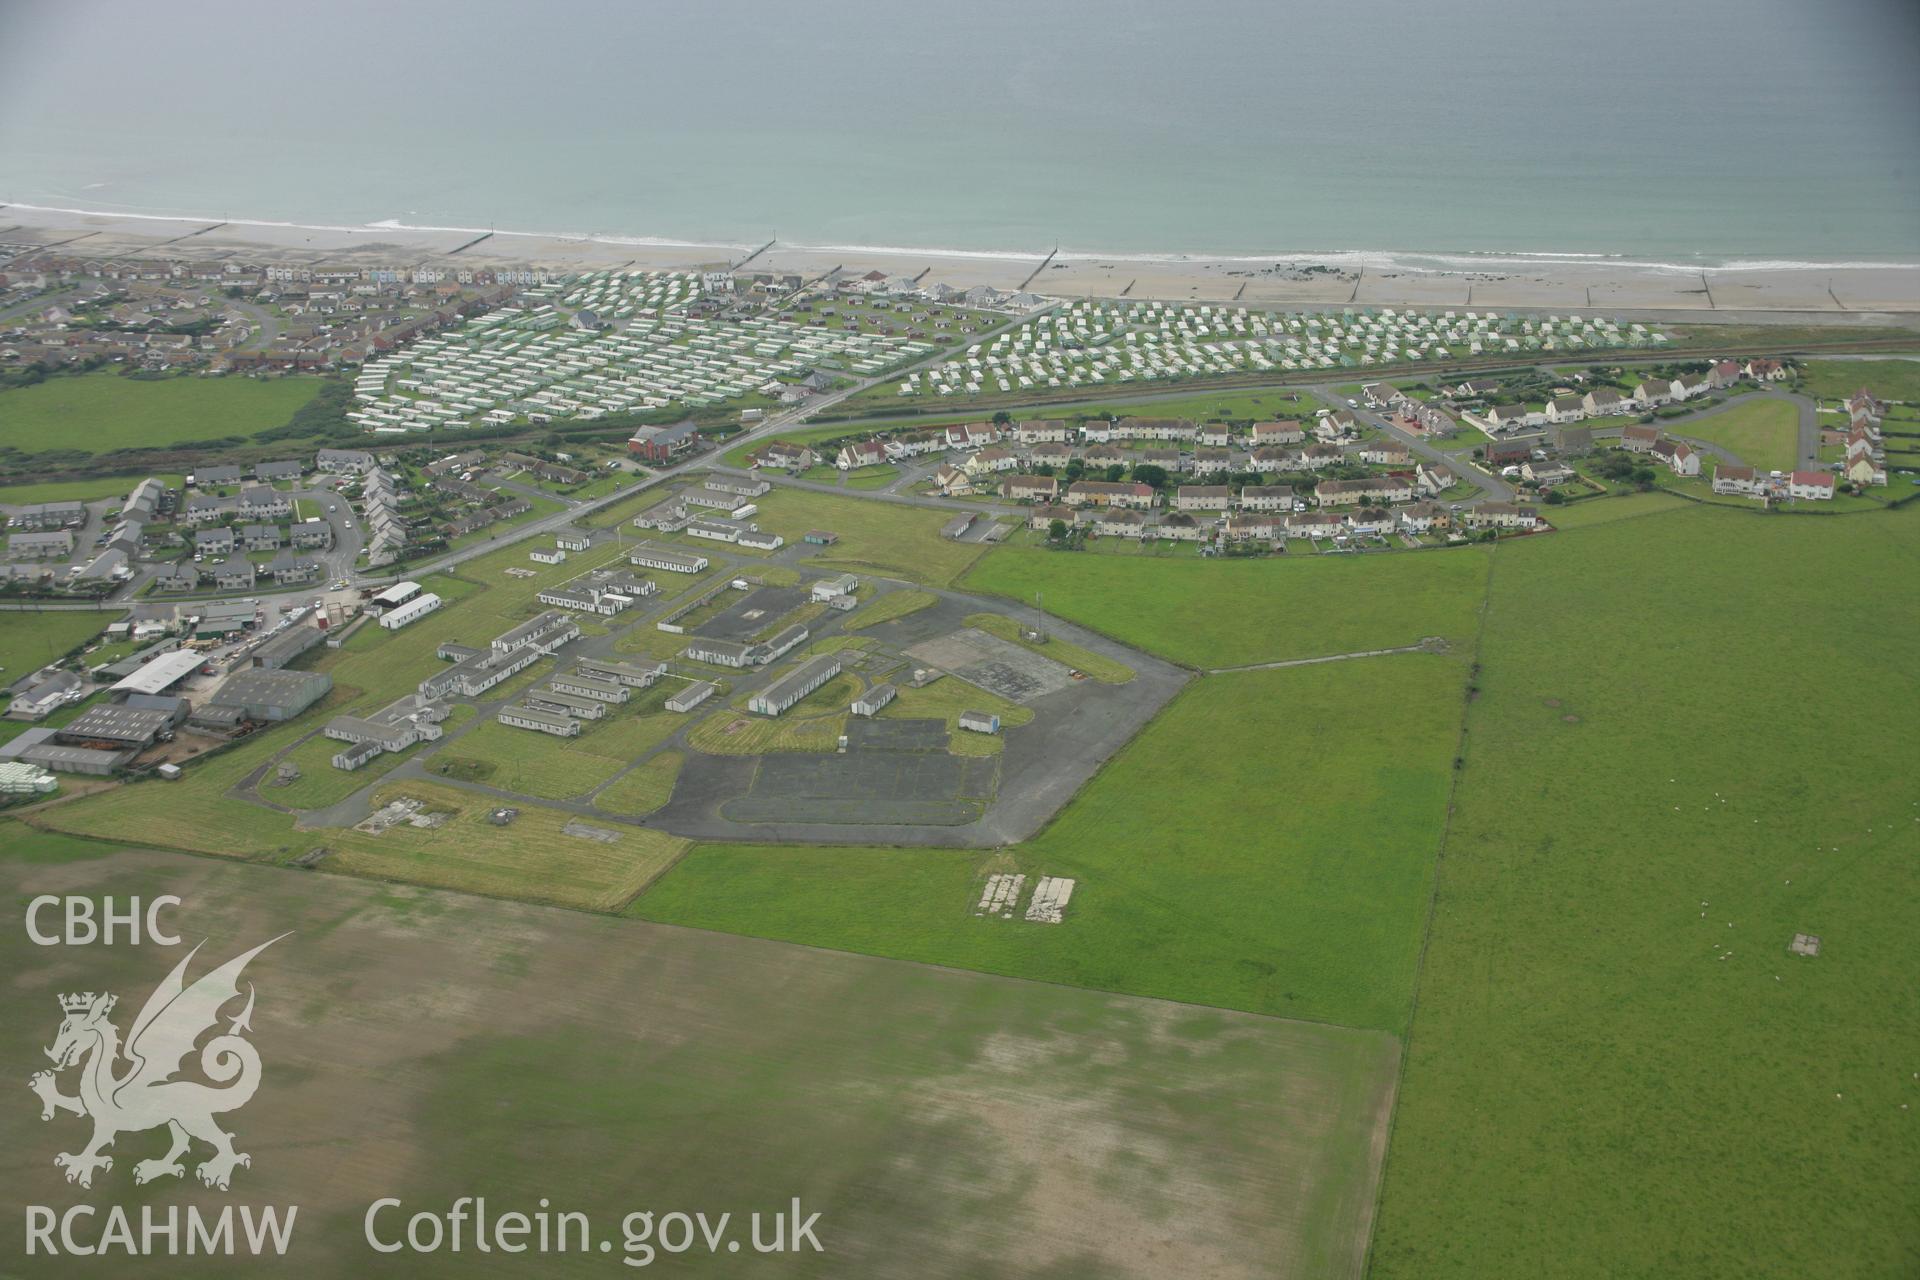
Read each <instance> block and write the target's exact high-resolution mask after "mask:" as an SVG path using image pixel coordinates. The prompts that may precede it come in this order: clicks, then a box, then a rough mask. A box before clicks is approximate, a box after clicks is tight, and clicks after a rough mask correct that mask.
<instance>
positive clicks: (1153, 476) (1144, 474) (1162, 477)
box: [1133, 462, 1167, 489]
mask: <svg viewBox="0 0 1920 1280" xmlns="http://www.w3.org/2000/svg"><path fill="white" fill-rule="evenodd" d="M1133 478H1134V479H1135V480H1136V481H1138V482H1139V483H1141V484H1144V485H1149V486H1151V487H1152V488H1155V489H1163V488H1165V487H1166V484H1167V469H1166V468H1165V467H1156V466H1155V465H1153V463H1151V462H1143V463H1141V464H1140V465H1139V466H1137V467H1135V468H1134V469H1133Z"/></svg>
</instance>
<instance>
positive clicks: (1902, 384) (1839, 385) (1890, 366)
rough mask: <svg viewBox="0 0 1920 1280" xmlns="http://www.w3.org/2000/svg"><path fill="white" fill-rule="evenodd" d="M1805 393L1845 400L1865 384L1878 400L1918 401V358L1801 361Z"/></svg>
mask: <svg viewBox="0 0 1920 1280" xmlns="http://www.w3.org/2000/svg"><path fill="white" fill-rule="evenodd" d="M1802 372H1803V374H1804V378H1805V383H1804V385H1805V388H1806V392H1807V394H1808V395H1811V396H1818V397H1819V398H1820V399H1822V400H1845V399H1846V398H1847V397H1848V396H1851V395H1852V394H1853V393H1854V392H1856V391H1858V390H1860V389H1861V388H1862V387H1865V388H1866V389H1867V390H1868V391H1869V392H1871V393H1872V394H1873V395H1874V396H1876V397H1878V398H1879V399H1881V400H1901V401H1904V402H1906V403H1907V404H1910V405H1911V404H1920V360H1808V361H1805V362H1803V364H1802Z"/></svg>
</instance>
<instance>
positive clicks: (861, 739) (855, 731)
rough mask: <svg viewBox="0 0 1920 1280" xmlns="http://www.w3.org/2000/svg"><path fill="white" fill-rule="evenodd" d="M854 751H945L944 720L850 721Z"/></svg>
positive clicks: (849, 739)
mask: <svg viewBox="0 0 1920 1280" xmlns="http://www.w3.org/2000/svg"><path fill="white" fill-rule="evenodd" d="M847 747H848V749H849V750H851V751H863V750H865V751H945V750H946V749H947V722H946V721H945V720H864V719H859V718H855V719H853V720H849V721H848V722H847Z"/></svg>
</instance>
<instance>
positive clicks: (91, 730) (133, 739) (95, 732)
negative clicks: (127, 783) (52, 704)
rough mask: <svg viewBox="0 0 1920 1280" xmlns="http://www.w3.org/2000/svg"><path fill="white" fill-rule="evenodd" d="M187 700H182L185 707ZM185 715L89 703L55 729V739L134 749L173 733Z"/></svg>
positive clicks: (86, 744)
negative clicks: (85, 707)
mask: <svg viewBox="0 0 1920 1280" xmlns="http://www.w3.org/2000/svg"><path fill="white" fill-rule="evenodd" d="M185 705H186V704H185V703H184V702H183V703H181V704H180V706H181V707H182V708H184V707H185ZM184 718H185V715H184V711H181V712H179V713H176V712H175V711H168V710H164V709H160V708H142V707H129V706H124V705H118V704H109V705H107V706H99V707H89V708H87V709H86V710H85V711H83V712H81V713H80V714H79V715H78V716H76V717H75V718H74V719H73V721H72V722H71V723H69V724H66V725H63V726H62V727H61V728H59V729H56V730H54V739H55V740H56V741H57V742H59V743H61V744H62V745H63V746H84V747H111V748H128V747H131V748H132V749H133V750H135V751H139V750H142V749H144V748H146V747H150V746H152V745H153V744H154V743H155V742H157V741H159V740H160V739H162V738H171V737H172V736H173V729H174V726H175V725H177V724H179V723H180V721H181V720H182V719H184Z"/></svg>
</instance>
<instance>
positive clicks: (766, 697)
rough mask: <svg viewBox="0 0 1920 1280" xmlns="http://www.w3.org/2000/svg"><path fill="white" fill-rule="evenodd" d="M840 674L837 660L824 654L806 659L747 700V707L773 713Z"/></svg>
mask: <svg viewBox="0 0 1920 1280" xmlns="http://www.w3.org/2000/svg"><path fill="white" fill-rule="evenodd" d="M839 674H840V659H839V657H838V656H837V655H835V654H831V653H827V654H822V655H820V656H819V657H817V658H809V659H808V660H807V661H805V662H803V663H801V664H800V665H799V666H798V667H796V668H795V669H794V670H792V671H790V672H788V673H787V674H786V675H784V676H782V677H780V678H779V679H778V680H775V681H774V682H773V683H772V684H770V685H768V686H767V687H766V688H764V689H762V690H761V691H760V692H759V693H756V694H754V695H753V697H751V698H749V699H748V700H747V710H749V711H757V712H759V713H760V714H761V715H763V716H777V715H779V714H780V713H781V712H783V711H785V710H786V709H787V708H789V707H791V706H792V705H793V704H794V703H796V702H798V701H800V699H802V698H804V697H806V696H807V695H808V694H810V693H812V692H813V691H814V690H815V689H818V688H819V687H820V686H821V685H823V684H825V683H826V682H827V681H829V680H831V679H833V678H834V677H835V676H837V675H839Z"/></svg>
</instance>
